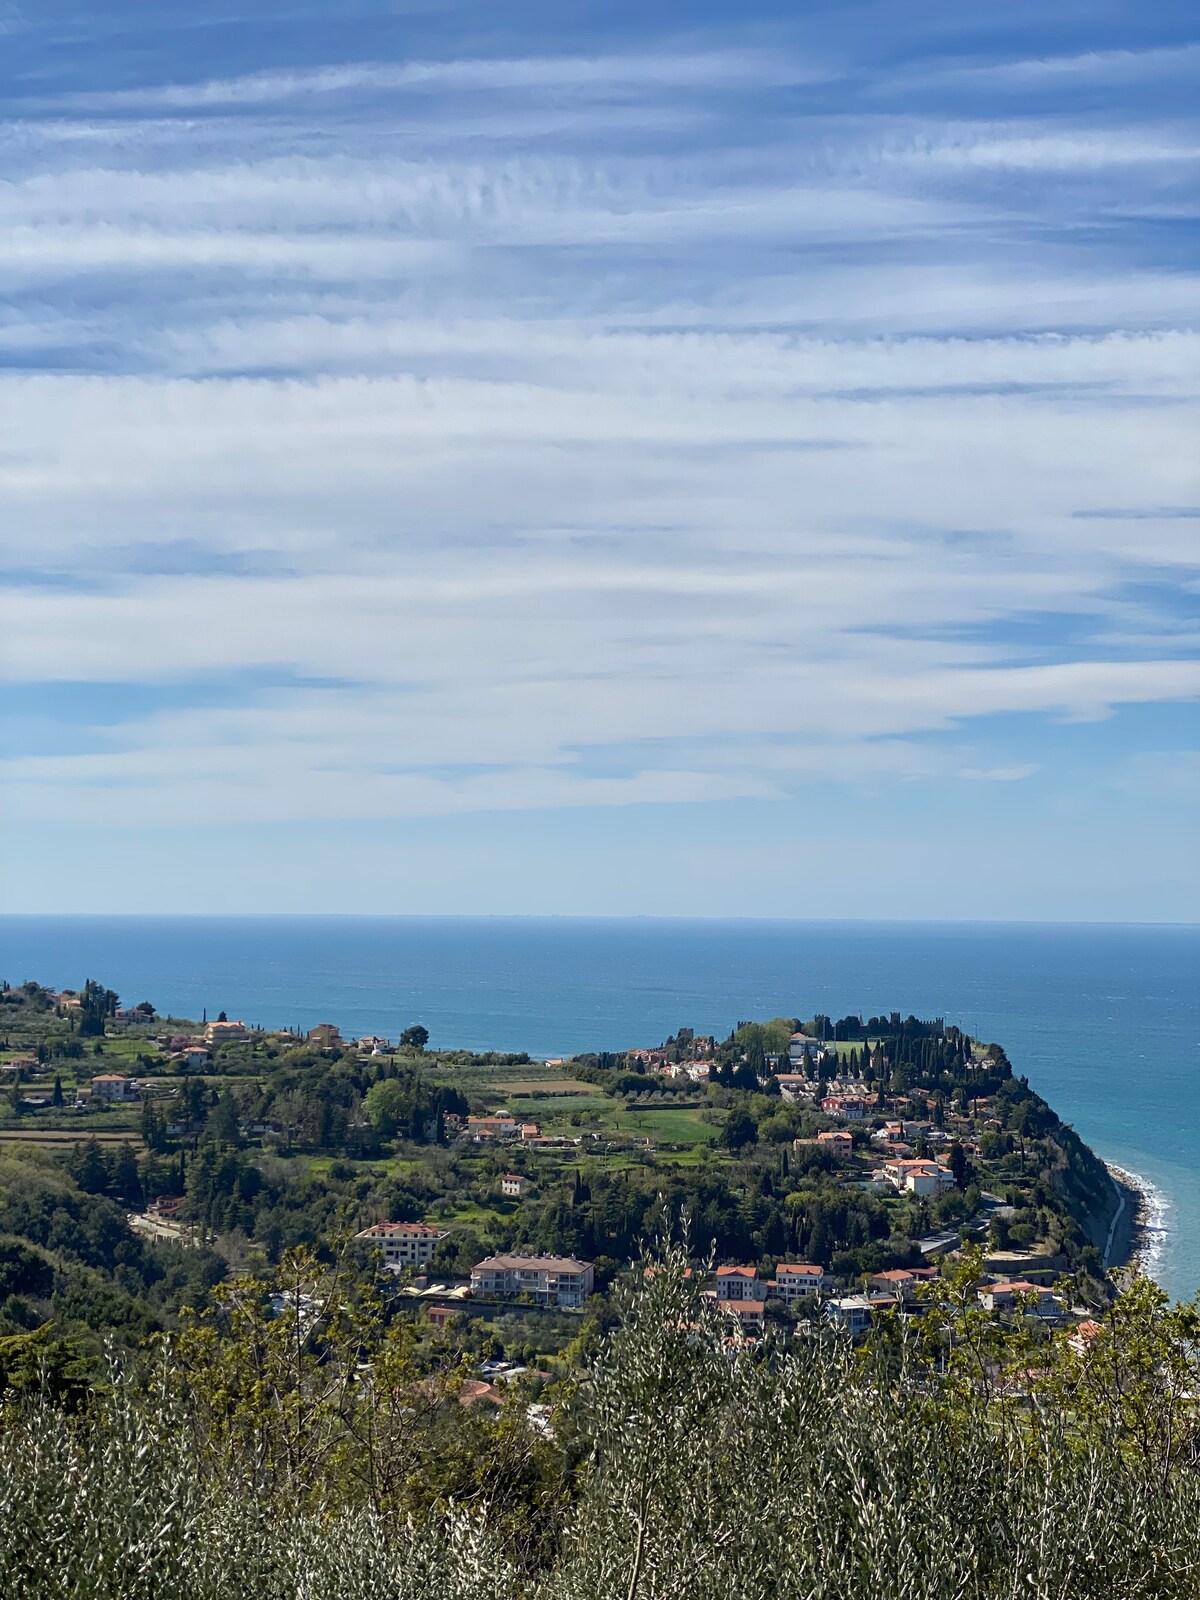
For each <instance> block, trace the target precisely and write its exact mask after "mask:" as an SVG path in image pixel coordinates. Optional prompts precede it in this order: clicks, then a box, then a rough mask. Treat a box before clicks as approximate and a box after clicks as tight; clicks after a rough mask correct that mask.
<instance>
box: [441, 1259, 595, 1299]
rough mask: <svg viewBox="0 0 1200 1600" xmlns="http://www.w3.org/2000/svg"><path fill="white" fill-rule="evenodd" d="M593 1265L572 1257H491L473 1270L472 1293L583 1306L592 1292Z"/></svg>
mask: <svg viewBox="0 0 1200 1600" xmlns="http://www.w3.org/2000/svg"><path fill="white" fill-rule="evenodd" d="M593 1276H594V1275H593V1272H592V1266H591V1263H590V1262H589V1261H575V1260H573V1259H572V1258H571V1257H570V1256H521V1255H496V1256H488V1257H487V1258H486V1259H485V1260H483V1261H480V1262H478V1263H477V1264H476V1265H475V1266H473V1267H472V1268H471V1293H472V1294H476V1295H483V1296H486V1297H488V1298H490V1297H492V1296H508V1295H519V1294H527V1295H530V1296H531V1297H532V1298H533V1299H534V1300H536V1301H537V1303H538V1304H539V1305H543V1306H562V1307H564V1308H566V1309H571V1308H574V1307H577V1306H581V1305H582V1304H583V1302H584V1301H585V1300H586V1299H587V1297H588V1295H590V1294H591V1292H592V1283H593Z"/></svg>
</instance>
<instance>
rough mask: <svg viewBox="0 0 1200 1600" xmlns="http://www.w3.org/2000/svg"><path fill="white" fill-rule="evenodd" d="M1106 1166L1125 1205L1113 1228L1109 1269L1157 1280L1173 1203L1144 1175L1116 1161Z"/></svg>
mask: <svg viewBox="0 0 1200 1600" xmlns="http://www.w3.org/2000/svg"><path fill="white" fill-rule="evenodd" d="M1104 1165H1105V1167H1106V1168H1107V1170H1108V1174H1109V1177H1110V1178H1111V1179H1112V1182H1113V1187H1114V1188H1115V1189H1116V1191H1117V1193H1118V1194H1119V1195H1120V1196H1121V1198H1122V1200H1123V1202H1124V1205H1123V1207H1119V1208H1118V1211H1117V1214H1116V1216H1114V1218H1113V1221H1112V1224H1111V1227H1110V1236H1109V1241H1108V1249H1107V1259H1106V1262H1105V1265H1106V1266H1107V1267H1109V1268H1125V1269H1127V1270H1130V1271H1133V1272H1139V1273H1142V1274H1143V1275H1144V1276H1146V1277H1148V1278H1155V1279H1157V1278H1158V1277H1159V1274H1160V1271H1161V1269H1162V1264H1163V1256H1164V1253H1165V1252H1164V1246H1165V1241H1166V1232H1167V1230H1166V1226H1165V1223H1166V1213H1167V1211H1168V1209H1169V1202H1168V1201H1167V1198H1166V1196H1165V1195H1164V1194H1163V1192H1162V1191H1161V1190H1160V1189H1159V1188H1158V1187H1157V1185H1156V1184H1153V1183H1151V1182H1150V1180H1149V1178H1145V1177H1143V1176H1142V1174H1141V1173H1140V1172H1132V1171H1131V1170H1130V1169H1129V1168H1128V1167H1122V1166H1119V1165H1118V1164H1117V1163H1116V1162H1115V1161H1106V1162H1105V1163H1104Z"/></svg>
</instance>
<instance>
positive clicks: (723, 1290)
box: [713, 1267, 767, 1301]
mask: <svg viewBox="0 0 1200 1600" xmlns="http://www.w3.org/2000/svg"><path fill="white" fill-rule="evenodd" d="M713 1290H714V1292H715V1294H716V1297H717V1299H718V1300H756V1301H763V1300H765V1299H766V1298H767V1285H766V1281H765V1279H763V1278H760V1277H759V1275H758V1269H757V1267H718V1268H717V1275H716V1278H715V1280H714V1282H713Z"/></svg>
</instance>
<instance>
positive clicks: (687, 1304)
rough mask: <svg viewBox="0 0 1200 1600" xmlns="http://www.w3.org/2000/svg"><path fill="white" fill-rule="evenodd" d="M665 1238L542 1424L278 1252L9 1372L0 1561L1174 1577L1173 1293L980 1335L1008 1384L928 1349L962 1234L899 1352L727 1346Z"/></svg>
mask: <svg viewBox="0 0 1200 1600" xmlns="http://www.w3.org/2000/svg"><path fill="white" fill-rule="evenodd" d="M686 1266H687V1262H686V1257H685V1255H684V1253H683V1251H682V1250H673V1251H671V1252H668V1255H667V1257H666V1260H665V1262H659V1263H657V1264H656V1269H655V1270H654V1271H653V1272H651V1273H649V1274H646V1275H643V1274H642V1273H640V1272H639V1273H636V1274H634V1275H633V1277H632V1278H631V1279H630V1280H628V1281H627V1282H626V1283H625V1284H624V1285H623V1286H622V1287H621V1289H620V1291H619V1292H618V1294H617V1296H616V1297H615V1300H614V1302H613V1304H612V1306H611V1308H610V1317H611V1319H612V1326H611V1328H610V1330H609V1331H608V1332H607V1333H606V1334H604V1335H603V1336H602V1337H601V1338H600V1342H599V1344H598V1346H597V1347H596V1350H595V1354H594V1356H593V1358H592V1359H591V1360H590V1362H589V1364H588V1365H587V1366H586V1367H585V1368H584V1369H583V1370H582V1372H581V1373H580V1374H579V1375H578V1377H577V1379H576V1381H575V1382H574V1383H573V1384H572V1385H571V1387H570V1388H569V1390H568V1391H567V1392H566V1393H565V1394H563V1395H562V1396H561V1397H560V1401H559V1404H558V1406H557V1409H556V1410H554V1411H553V1412H552V1413H551V1429H550V1433H549V1436H546V1434H545V1433H544V1432H543V1430H542V1429H541V1428H540V1427H538V1426H534V1425H532V1424H531V1422H530V1420H529V1418H528V1417H527V1415H526V1410H525V1404H524V1400H523V1399H522V1398H521V1397H520V1396H518V1397H517V1399H516V1400H515V1401H514V1402H510V1403H509V1404H508V1405H505V1406H502V1407H501V1408H500V1410H499V1412H496V1411H495V1410H494V1409H493V1408H487V1407H473V1408H471V1407H466V1406H463V1405H462V1404H461V1403H460V1401H461V1399H462V1398H463V1391H462V1389H461V1380H460V1373H459V1372H458V1370H457V1369H456V1366H455V1357H454V1355H453V1352H451V1351H447V1352H446V1353H445V1355H444V1356H443V1357H442V1358H441V1359H440V1360H439V1359H438V1358H437V1356H436V1352H435V1353H434V1356H433V1358H432V1364H430V1362H429V1361H425V1362H424V1363H423V1362H422V1360H421V1359H420V1354H419V1351H418V1349H417V1346H416V1344H415V1343H414V1340H413V1337H412V1334H411V1331H405V1330H399V1329H396V1328H389V1327H388V1325H387V1318H386V1316H385V1315H384V1314H383V1313H382V1311H381V1308H380V1307H379V1306H378V1304H377V1303H376V1302H374V1301H373V1300H372V1298H371V1295H370V1293H369V1291H367V1290H366V1289H365V1288H363V1287H361V1286H358V1285H355V1284H353V1283H351V1282H350V1281H349V1280H348V1279H346V1278H345V1277H344V1276H340V1269H337V1268H335V1269H332V1271H330V1269H322V1268H321V1267H320V1266H319V1264H317V1263H315V1262H312V1261H311V1260H308V1261H306V1260H303V1259H300V1258H296V1259H295V1260H293V1261H291V1262H289V1263H288V1264H287V1266H286V1268H285V1271H284V1273H283V1275H282V1277H281V1278H280V1279H279V1280H277V1281H275V1282H273V1283H271V1284H266V1283H263V1284H251V1283H248V1282H247V1283H244V1284H243V1285H242V1286H241V1287H240V1289H239V1291H238V1292H237V1295H236V1296H232V1297H231V1296H227V1297H226V1299H225V1303H224V1305H223V1307H222V1308H220V1309H218V1310H217V1311H215V1312H214V1315H213V1317H212V1318H209V1319H205V1320H204V1321H203V1322H202V1323H201V1324H200V1325H199V1326H198V1328H197V1331H196V1334H195V1335H194V1336H189V1338H188V1339H187V1340H185V1341H184V1342H183V1343H182V1344H180V1345H179V1346H177V1347H175V1348H169V1347H164V1349H163V1352H162V1358H161V1361H160V1362H159V1363H158V1365H157V1367H156V1370H155V1371H153V1372H151V1373H149V1374H142V1375H141V1377H140V1378H139V1377H138V1376H137V1375H135V1374H132V1373H130V1374H124V1373H122V1372H120V1371H119V1370H117V1371H113V1372H112V1373H110V1374H109V1376H108V1378H107V1380H106V1383H105V1385H104V1386H103V1387H102V1388H100V1389H98V1390H96V1391H94V1392H93V1393H92V1394H91V1396H90V1397H89V1398H88V1399H87V1402H86V1404H85V1405H83V1406H82V1409H81V1407H80V1403H79V1402H80V1396H79V1392H78V1388H77V1386H76V1388H75V1389H74V1390H72V1389H71V1388H70V1386H69V1385H68V1386H67V1387H66V1388H64V1387H63V1385H62V1384H58V1385H56V1384H55V1383H52V1382H44V1381H43V1382H38V1381H30V1382H28V1383H23V1384H20V1385H10V1387H9V1389H8V1391H7V1394H6V1397H5V1400H4V1402H3V1403H0V1593H3V1594H4V1596H5V1600H83V1597H85V1596H86V1597H87V1600H161V1596H163V1595H173V1594H179V1595H186V1596H187V1597H188V1600H241V1597H242V1596H245V1595H251V1594H252V1595H254V1596H256V1597H262V1600H285V1597H286V1600H318V1597H321V1600H417V1597H418V1596H420V1597H422V1600H423V1597H425V1596H427V1595H430V1594H436V1595H437V1596H438V1597H439V1600H442V1597H445V1600H501V1597H503V1600H612V1597H614V1596H616V1597H620V1600H730V1597H736V1600H850V1597H855V1596H859V1595H863V1594H868V1595H871V1596H872V1597H874V1600H1195V1595H1196V1573H1197V1571H1198V1570H1200V1476H1198V1475H1197V1473H1196V1472H1195V1470H1194V1464H1193V1463H1194V1459H1195V1456H1196V1450H1197V1444H1198V1437H1197V1424H1196V1416H1195V1402H1194V1396H1195V1394H1196V1393H1197V1391H1198V1389H1200V1365H1198V1362H1197V1344H1196V1335H1197V1321H1196V1316H1195V1313H1194V1311H1192V1310H1186V1309H1185V1310H1180V1309H1178V1308H1177V1309H1174V1310H1172V1309H1171V1308H1169V1307H1167V1306H1166V1305H1165V1303H1164V1301H1163V1299H1162V1297H1161V1295H1160V1294H1159V1293H1158V1292H1157V1291H1155V1290H1153V1289H1152V1288H1150V1287H1148V1286H1146V1285H1143V1284H1135V1285H1134V1286H1133V1288H1132V1290H1131V1292H1130V1293H1129V1295H1127V1296H1126V1297H1125V1299H1124V1300H1123V1301H1120V1302H1118V1307H1119V1309H1118V1310H1114V1312H1113V1313H1111V1314H1109V1315H1108V1316H1106V1317H1105V1318H1104V1319H1103V1320H1102V1322H1101V1325H1100V1327H1099V1330H1098V1331H1097V1332H1096V1333H1095V1334H1094V1336H1093V1337H1092V1338H1091V1339H1090V1340H1088V1341H1087V1342H1086V1344H1085V1346H1084V1349H1083V1352H1082V1353H1080V1351H1078V1350H1076V1349H1075V1348H1074V1347H1073V1346H1071V1345H1069V1344H1068V1342H1067V1341H1066V1340H1063V1339H1057V1340H1053V1341H1049V1342H1047V1343H1046V1345H1045V1347H1044V1348H1043V1349H1042V1350H1041V1351H1040V1352H1039V1355H1038V1361H1037V1366H1036V1371H1035V1370H1034V1369H1033V1368H1032V1367H1031V1366H1030V1364H1029V1361H1028V1352H1027V1350H1026V1349H1025V1348H1024V1346H1022V1345H1021V1344H1020V1343H1019V1342H1018V1343H1016V1344H1012V1345H1007V1344H1005V1343H1003V1342H1002V1343H1001V1345H1000V1347H999V1348H998V1350H997V1352H995V1354H997V1355H998V1357H999V1359H1000V1360H1001V1362H1002V1363H1007V1366H1008V1369H1009V1371H1010V1373H1017V1372H1023V1373H1024V1379H1025V1382H1024V1387H1023V1389H1022V1391H1021V1393H1020V1396H1019V1398H1017V1399H1014V1398H1013V1392H1012V1389H1011V1385H1010V1386H1009V1388H1008V1389H1007V1390H1006V1389H1005V1388H1003V1387H998V1388H997V1389H996V1390H995V1391H994V1392H991V1393H989V1392H988V1391H987V1389H986V1388H985V1387H984V1386H982V1385H981V1384H980V1383H979V1382H977V1381H972V1380H971V1379H970V1377H969V1375H968V1369H967V1367H962V1368H960V1369H953V1368H951V1367H949V1366H947V1365H946V1364H945V1363H942V1364H941V1365H939V1364H938V1362H937V1361H935V1360H933V1359H931V1355H932V1350H933V1348H934V1346H937V1345H940V1346H941V1348H942V1349H943V1350H945V1349H946V1347H947V1344H948V1341H949V1337H950V1334H951V1331H952V1329H953V1326H954V1323H953V1315H954V1297H955V1295H956V1294H957V1293H958V1291H959V1290H960V1289H962V1290H965V1289H966V1288H967V1287H968V1283H969V1268H970V1263H967V1269H966V1270H965V1272H964V1277H963V1281H962V1283H961V1284H959V1285H955V1284H953V1283H952V1284H951V1285H949V1287H948V1289H947V1291H946V1293H947V1299H946V1302H945V1308H944V1309H945V1314H946V1320H945V1321H944V1322H943V1323H942V1324H941V1331H940V1334H938V1335H937V1337H936V1338H933V1337H931V1347H930V1350H923V1349H920V1348H916V1347H914V1346H913V1345H912V1344H911V1343H910V1342H909V1341H908V1340H907V1339H906V1338H905V1337H904V1336H903V1334H902V1333H899V1332H897V1333H896V1335H895V1337H892V1338H888V1339H886V1340H880V1341H877V1342H876V1343H875V1344H874V1345H872V1346H868V1347H867V1348H865V1349H859V1350H856V1349H854V1348H853V1347H851V1346H850V1345H848V1344H846V1343H844V1342H841V1341H839V1340H837V1339H835V1338H833V1337H832V1336H830V1337H828V1338H826V1337H825V1336H824V1335H821V1334H817V1335H815V1336H814V1337H812V1338H809V1339H806V1340H803V1341H796V1342H795V1344H794V1345H793V1346H792V1347H790V1348H787V1349H784V1348H780V1347H776V1346H774V1345H772V1344H770V1343H769V1342H768V1343H767V1344H766V1345H765V1346H762V1347H758V1348H754V1347H746V1348H741V1347H738V1346H737V1345H736V1344H734V1345H733V1346H732V1347H731V1345H730V1341H729V1338H728V1326H727V1324H726V1323H725V1322H724V1319H722V1318H720V1317H719V1316H718V1315H717V1314H716V1313H715V1312H713V1311H712V1310H710V1309H709V1308H708V1307H707V1306H706V1304H705V1303H704V1301H703V1300H702V1299H701V1297H700V1294H699V1292H698V1288H697V1280H695V1279H693V1278H691V1277H688V1276H686V1275H685V1273H686ZM231 1295H232V1292H231ZM272 1295H274V1296H275V1297H276V1298H275V1299H274V1300H272ZM962 1305H963V1307H964V1308H965V1306H966V1299H965V1297H964V1298H963V1300H962ZM49 1340H50V1336H49V1335H47V1334H45V1333H39V1335H38V1336H37V1339H34V1340H26V1341H25V1344H24V1348H23V1350H22V1351H20V1352H18V1355H17V1357H16V1359H15V1360H14V1359H13V1358H12V1357H11V1356H9V1357H8V1358H7V1360H8V1365H7V1366H5V1365H4V1361H5V1359H6V1350H7V1348H8V1346H6V1345H5V1344H4V1343H0V1370H4V1371H21V1372H24V1373H26V1374H28V1375H29V1376H30V1378H31V1379H32V1378H33V1377H34V1375H35V1374H36V1373H38V1372H42V1373H44V1372H46V1370H47V1367H48V1364H47V1363H46V1362H44V1361H41V1360H40V1359H39V1358H38V1357H36V1356H35V1355H34V1354H33V1351H34V1349H35V1347H36V1345H37V1344H38V1342H39V1341H40V1342H41V1343H42V1345H43V1346H45V1345H47V1344H48V1343H49ZM991 1361H992V1357H991V1356H988V1357H987V1358H986V1364H988V1365H990V1364H991ZM58 1370H59V1371H64V1370H65V1368H64V1366H63V1363H62V1362H60V1363H59V1367H58ZM72 1408H74V1409H73V1410H72Z"/></svg>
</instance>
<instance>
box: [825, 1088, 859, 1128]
mask: <svg viewBox="0 0 1200 1600" xmlns="http://www.w3.org/2000/svg"><path fill="white" fill-rule="evenodd" d="M821 1110H822V1111H823V1112H824V1113H825V1115H826V1116H828V1117H841V1118H842V1120H843V1121H844V1122H861V1121H862V1119H863V1118H864V1117H865V1116H866V1114H867V1102H866V1101H865V1100H864V1099H863V1098H862V1096H861V1095H840V1094H830V1095H826V1096H825V1098H824V1100H822V1101H821Z"/></svg>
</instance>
